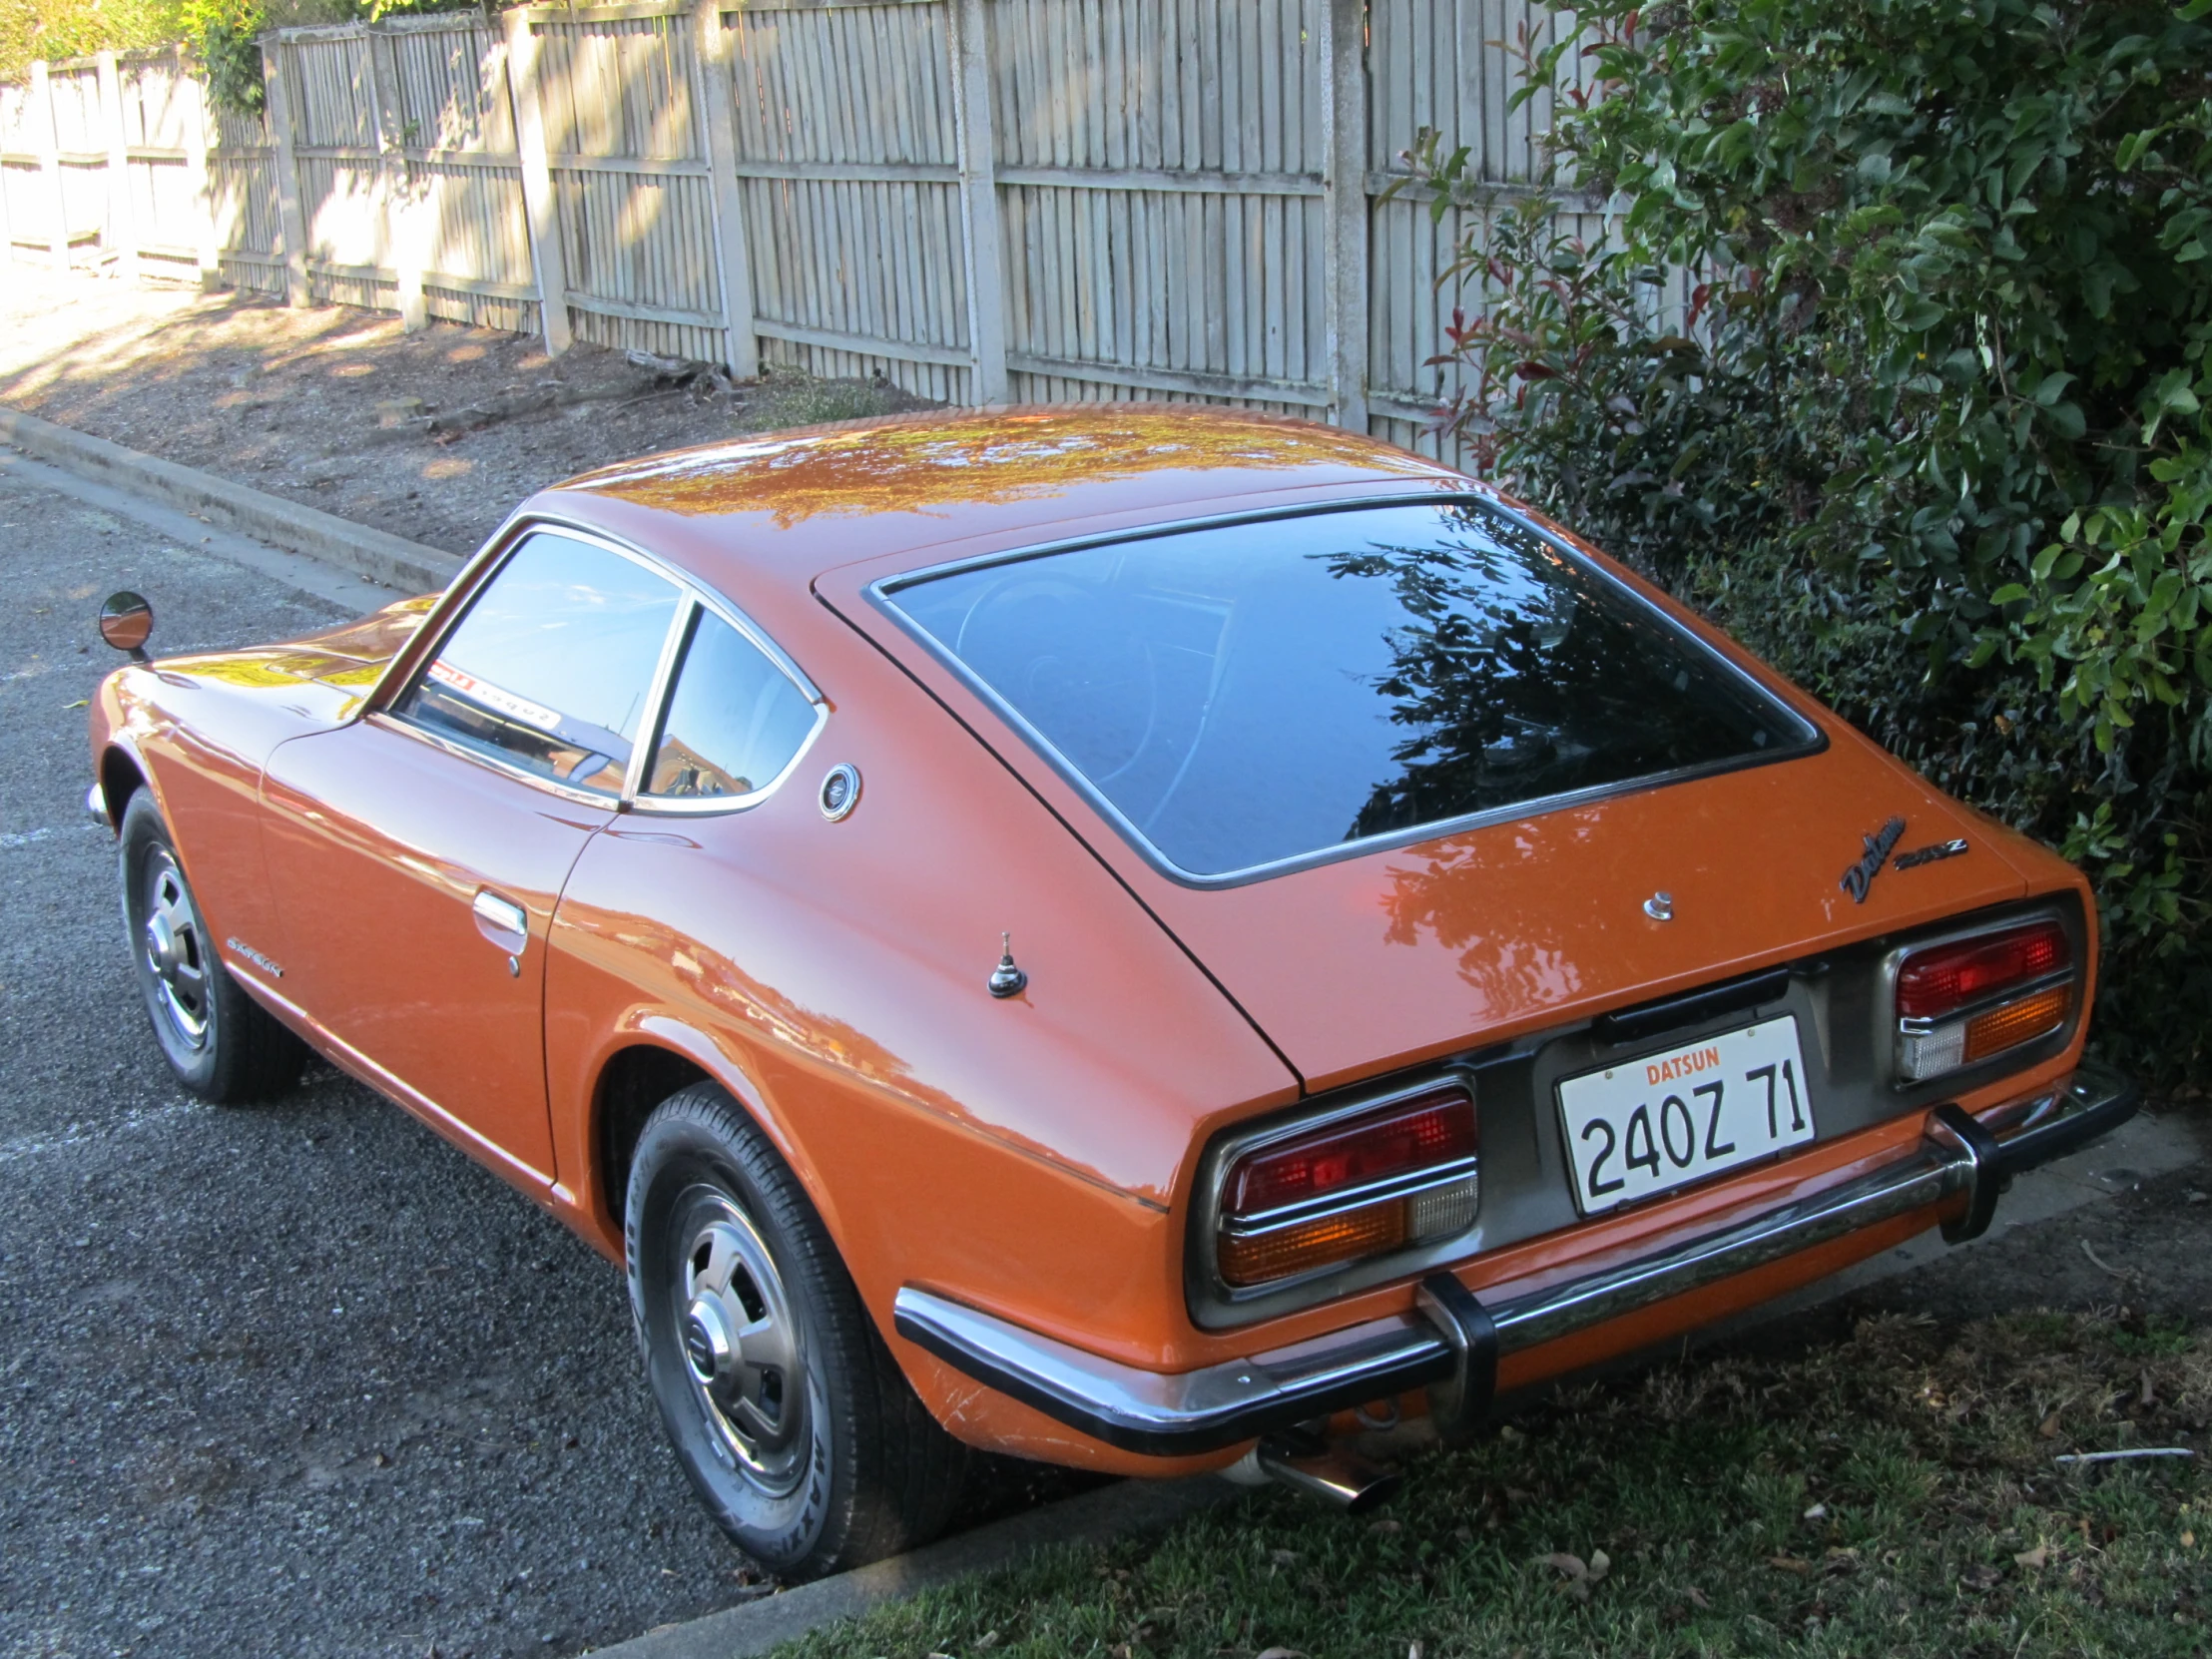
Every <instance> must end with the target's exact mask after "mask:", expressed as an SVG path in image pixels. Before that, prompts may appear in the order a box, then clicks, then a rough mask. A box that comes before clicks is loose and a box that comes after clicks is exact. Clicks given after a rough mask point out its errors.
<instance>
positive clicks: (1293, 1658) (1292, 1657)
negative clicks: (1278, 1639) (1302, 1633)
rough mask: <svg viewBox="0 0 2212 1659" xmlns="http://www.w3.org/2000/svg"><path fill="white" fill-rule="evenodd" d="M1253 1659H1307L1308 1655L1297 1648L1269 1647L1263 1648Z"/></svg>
mask: <svg viewBox="0 0 2212 1659" xmlns="http://www.w3.org/2000/svg"><path fill="white" fill-rule="evenodd" d="M1253 1659H1306V1655H1305V1654H1303V1653H1301V1652H1299V1651H1298V1649H1297V1648H1295V1647H1269V1648H1262V1649H1261V1650H1260V1651H1259V1652H1258V1653H1256V1654H1254V1655H1253Z"/></svg>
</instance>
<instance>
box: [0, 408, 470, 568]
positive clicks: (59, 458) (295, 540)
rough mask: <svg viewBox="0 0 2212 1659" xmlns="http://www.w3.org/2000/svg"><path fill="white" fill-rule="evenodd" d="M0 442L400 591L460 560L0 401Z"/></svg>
mask: <svg viewBox="0 0 2212 1659" xmlns="http://www.w3.org/2000/svg"><path fill="white" fill-rule="evenodd" d="M0 442H5V443H12V444H14V445H15V446H16V447H17V448H19V449H21V450H22V451H23V452H24V453H26V454H28V455H32V456H35V457H36V458H37V459H39V460H42V461H49V462H51V463H53V464H54V465H55V466H58V467H61V468H63V469H65V470H67V471H69V472H74V473H75V474H77V475H78V476H79V477H80V478H90V479H93V480H95V481H97V482H99V483H104V484H113V485H115V486H116V487H117V488H119V489H123V490H128V491H130V492H131V493H132V494H134V495H139V496H143V497H146V498H148V499H151V500H154V501H159V502H161V503H163V504H164V505H166V506H171V507H176V508H179V509H181V510H183V511H185V512H188V513H190V514H192V515H193V516H194V517H195V518H197V519H199V520H200V521H201V522H203V523H206V524H212V525H215V526H216V527H218V528H219V529H225V530H235V531H238V532H240V533H241V534H243V535H248V536H252V537H254V538H255V539H256V540H257V541H262V542H266V543H268V544H269V545H270V546H272V547H279V548H282V549H284V550H285V551H287V552H291V553H302V554H305V555H306V556H307V557H308V558H310V559H319V560H321V561H322V562H323V563H324V564H327V565H331V566H333V567H335V568H337V569H339V570H345V571H350V572H352V573H353V574H354V575H356V576H362V577H366V578H367V579H368V580H369V581H371V582H379V583H382V584H383V585H384V586H385V587H389V588H397V589H398V590H400V591H401V592H403V593H426V592H429V591H430V590H432V589H435V588H442V587H444V586H445V585H446V584H447V583H449V582H451V581H452V580H453V578H454V576H455V575H456V574H458V572H459V571H460V568H461V565H462V563H463V561H462V560H461V559H459V558H458V557H456V556H455V555H453V554H451V553H446V552H441V551H440V550H439V549H437V548H435V547H425V546H423V545H422V543H420V542H414V541H408V540H406V539H404V538H403V537H400V536H394V535H389V534H387V533H386V532H384V531H382V530H372V529H370V528H369V527H368V526H367V525H365V524H355V523H353V522H352V521H351V520H350V519H343V518H339V517H337V516H336V515H335V514H333V513H325V512H319V511H317V510H316V509H315V508H313V507H302V506H300V505H298V504H297V503H296V502H291V501H285V500H282V499H280V498H279V497H277V496H274V495H266V494H264V493H263V492H262V491H260V490H256V489H248V488H247V487H246V486H245V485H244V484H234V483H233V482H231V480H230V479H228V478H218V477H216V476H215V475H214V474H212V473H207V472H198V471H195V470H194V469H193V468H191V467H189V466H179V465H177V463H176V462H174V461H165V460H162V459H160V458H158V457H156V456H153V455H142V454H140V453H139V452H138V451H137V450H135V449H126V448H124V447H123V445H121V444H120V443H110V442H109V441H108V440H107V439H106V438H96V437H94V436H92V435H91V434H90V433H89V432H79V431H75V430H73V429H72V428H70V427H67V426H57V425H56V424H54V422H52V421H51V420H41V419H40V418H39V417H38V416H37V415H30V414H24V413H23V412H22V411H21V410H19V409H7V408H0Z"/></svg>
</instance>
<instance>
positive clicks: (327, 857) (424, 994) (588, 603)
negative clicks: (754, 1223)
mask: <svg viewBox="0 0 2212 1659" xmlns="http://www.w3.org/2000/svg"><path fill="white" fill-rule="evenodd" d="M684 614H686V606H685V604H684V603H683V594H682V593H681V591H680V590H679V588H678V587H677V585H676V584H675V583H674V582H673V581H671V580H670V579H669V578H668V577H667V576H665V575H664V574H662V573H660V572H658V571H656V570H654V569H652V568H651V567H649V566H648V565H647V564H645V563H644V562H643V561H642V560H640V559H637V558H636V557H634V556H632V555H630V554H627V553H624V552H620V551H618V550H616V549H615V548H613V547H611V546H608V545H604V544H602V543H599V542H597V541H594V540H590V539H587V538H584V537H582V536H579V535H574V534H569V533H565V532H563V533H556V532H551V531H538V532H535V533H532V534H530V535H527V536H525V537H524V538H522V539H521V540H520V541H519V542H518V543H517V545H516V546H515V547H514V548H513V549H512V550H511V551H510V552H509V553H508V554H507V555H506V557H505V559H504V560H503V561H502V563H501V564H500V565H499V567H498V568H497V569H496V570H495V571H494V572H493V573H492V574H491V576H490V577H489V578H488V579H487V580H485V581H484V582H482V583H481V584H480V585H479V586H478V588H477V590H476V592H475V594H474V595H473V596H472V597H471V599H470V601H469V603H468V605H467V607H466V609H465V610H464V611H463V612H462V614H461V615H460V616H459V618H458V619H457V620H456V621H455V622H453V623H452V624H451V625H450V626H449V627H448V628H447V629H446V630H445V632H444V634H443V637H442V638H441V639H440V640H439V641H438V643H437V645H436V646H435V648H434V649H433V650H432V652H431V653H430V654H429V656H428V658H427V659H426V660H425V661H424V662H423V663H422V665H421V666H420V668H419V669H418V670H417V671H416V673H415V675H414V677H413V678H412V680H411V681H410V683H409V684H408V685H407V686H405V687H404V688H403V689H402V690H401V691H400V692H399V694H398V695H397V696H396V697H393V698H391V699H390V700H389V701H388V702H386V703H385V705H384V706H383V708H382V709H381V710H379V711H378V712H376V713H372V714H370V715H369V716H368V717H366V718H365V719H363V720H360V721H357V722H355V723H353V724H351V725H348V726H344V727H340V728H338V729H336V730H334V731H329V732H322V733H316V734H313V735H311V736H307V737H302V738H296V739H294V740H292V741H291V742H289V743H286V744H283V745H281V746H280V747H279V748H278V749H277V752H276V754H275V755H274V756H272V757H271V760H270V764H269V767H268V770H267V773H266V776H265V779H264V783H263V801H264V813H265V817H264V825H265V834H266V836H267V841H268V848H269V867H270V871H271V881H272V885H273V887H274V888H275V891H276V896H277V905H278V908H279V911H280V913H281V915H282V919H283V925H284V931H285V935H286V946H287V951H288V959H287V962H286V971H287V980H286V986H285V988H286V990H287V992H289V993H290V994H292V995H293V996H295V997H296V998H297V1000H298V1002H299V1004H300V1005H301V1006H302V1007H303V1008H304V1009H305V1010H306V1012H307V1013H308V1015H309V1016H310V1017H312V1018H313V1019H314V1020H316V1021H317V1022H318V1023H320V1024H321V1025H322V1026H323V1028H324V1029H325V1030H326V1031H328V1032H329V1033H330V1035H332V1036H333V1037H335V1038H336V1039H337V1040H338V1041H339V1042H341V1043H343V1044H344V1045H345V1046H346V1047H347V1048H348V1049H350V1050H352V1051H353V1053H354V1054H356V1055H357V1056H359V1057H360V1058H361V1059H363V1060H365V1061H366V1062H367V1063H368V1066H369V1068H371V1069H372V1071H373V1072H374V1073H377V1074H380V1076H378V1078H377V1080H378V1081H379V1082H383V1083H385V1084H386V1086H388V1087H391V1089H392V1092H393V1093H395V1094H397V1095H399V1096H400V1097H401V1098H402V1099H403V1100H405V1101H406V1102H407V1103H408V1104H409V1105H411V1106H413V1107H414V1108H415V1109H416V1110H418V1111H421V1112H423V1113H424V1114H425V1115H427V1116H429V1117H431V1118H432V1119H433V1120H436V1121H439V1122H440V1123H441V1124H442V1126H444V1127H446V1128H447V1129H448V1130H449V1131H450V1132H455V1133H456V1134H457V1137H458V1138H460V1139H462V1140H463V1141H465V1142H473V1143H474V1144H475V1145H476V1147H477V1149H478V1150H479V1151H480V1152H481V1153H483V1154H485V1155H486V1156H488V1157H489V1158H490V1159H491V1161H493V1162H494V1163H495V1164H502V1165H504V1166H506V1168H507V1170H508V1173H509V1174H510V1175H511V1176H514V1177H516V1178H518V1179H522V1180H524V1181H525V1182H526V1183H529V1182H535V1183H538V1184H544V1183H547V1182H550V1181H551V1179H552V1177H553V1156H552V1140H551V1131H550V1125H549V1122H548V1118H547V1110H546V1090H545V1064H544V1019H543V1014H544V982H545V937H546V931H547V927H548V925H549V923H550V921H551V919H552V913H553V908H554V905H555V904H556V903H557V902H558V900H559V898H560V893H561V888H562V885H563V884H564V882H565V881H566V880H567V878H568V872H569V869H570V867H571V866H572V865H573V864H574V863H575V861H576V857H577V854H578V853H579V852H581V851H582V850H583V847H584V845H585V843H586V842H587V841H588V840H589V839H590V838H591V837H592V835H593V834H595V833H596V832H597V831H598V830H600V829H601V828H602V827H603V826H604V825H606V824H607V823H608V821H609V820H610V819H611V818H612V817H613V816H614V814H615V813H616V812H617V811H618V810H619V808H620V805H621V802H622V798H623V792H624V790H625V788H626V787H628V786H629V785H630V784H631V782H632V780H631V770H632V751H633V749H634V748H635V747H636V746H637V745H638V740H639V734H640V732H641V731H642V730H644V729H646V728H647V727H648V726H649V725H650V715H651V706H652V699H653V697H654V695H655V692H656V689H657V686H658V684H659V679H660V676H661V674H662V673H663V671H664V669H663V665H664V659H665V658H667V657H668V656H669V655H670V653H671V652H672V651H673V649H674V646H675V643H676V641H675V628H676V625H677V623H678V621H679V620H680V617H681V616H682V615H684ZM294 987H296V988H294Z"/></svg>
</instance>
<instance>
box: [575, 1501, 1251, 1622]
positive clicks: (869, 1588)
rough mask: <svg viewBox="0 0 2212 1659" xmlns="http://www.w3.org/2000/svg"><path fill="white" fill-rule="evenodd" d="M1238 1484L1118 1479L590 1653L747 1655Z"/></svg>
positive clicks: (1160, 1523)
mask: <svg viewBox="0 0 2212 1659" xmlns="http://www.w3.org/2000/svg"><path fill="white" fill-rule="evenodd" d="M1244 1490H1245V1488H1243V1487H1241V1486H1236V1485H1232V1484H1231V1483H1230V1482H1229V1481H1227V1480H1224V1479H1222V1478H1221V1476H1219V1475H1217V1474H1197V1475H1192V1476H1190V1477H1188V1478H1187V1479H1182V1480H1123V1481H1118V1482H1116V1483H1115V1484H1114V1485H1111V1486H1101V1487H1099V1488H1098V1489H1097V1490H1096V1491H1090V1492H1085V1493H1083V1495H1082V1496H1080V1497H1071V1498H1068V1499H1066V1500H1065V1501H1063V1502H1060V1503H1053V1504H1048V1505H1046V1506H1045V1507H1044V1508H1042V1509H1032V1510H1030V1511H1029V1513H1027V1514H1025V1515H1009V1516H1008V1517H1007V1518H1006V1519H1004V1520H1001V1521H993V1522H991V1524H990V1525H988V1526H979V1527H977V1528H976V1529H975V1530H974V1531H972V1532H963V1533H961V1534H960V1535H959V1536H958V1537H956V1538H947V1539H946V1540H945V1541H944V1542H943V1543H941V1544H931V1545H929V1546H928V1547H927V1548H926V1549H917V1550H915V1551H913V1552H912V1553H911V1554H909V1555H899V1556H894V1557H893V1558H892V1559H890V1560H888V1561H878V1562H876V1563H875V1565H873V1566H872V1567H856V1568H854V1569H853V1570H852V1571H851V1572H844V1573H839V1574H837V1576H836V1577H834V1578H825V1579H821V1580H818V1581H817V1582H815V1583H813V1584H802V1585H801V1586H800V1587H799V1588H798V1589H796V1590H785V1591H783V1592H781V1593H780V1594H777V1595H772V1596H766V1597H763V1598H762V1599H761V1600H759V1601H753V1602H747V1603H745V1604H744V1605H743V1606H739V1607H727V1608H724V1609H723V1610H722V1611H721V1612H719V1613H709V1614H708V1615H707V1616H706V1617H705V1618H701V1619H693V1620H691V1621H690V1622H689V1623H687V1624H670V1625H663V1626H662V1627H661V1628H660V1629H658V1630H650V1631H648V1632H646V1634H644V1635H643V1636H639V1637H636V1638H634V1639H632V1640H630V1641H627V1642H618V1643H616V1644H615V1645H614V1646H613V1647H602V1648H594V1649H592V1650H591V1651H592V1654H593V1659H753V1656H754V1655H757V1654H763V1653H767V1652H768V1651H769V1650H770V1649H771V1648H773V1647H776V1646H778V1645H779V1644H781V1643H784V1642H789V1641H794V1640H797V1639H798V1638H799V1637H801V1636H804V1635H806V1634H807V1633H808V1632H809V1631H810V1630H819V1629H821V1628H822V1627H823V1626H824V1625H826V1624H830V1623H833V1622H835V1621H836V1620H838V1619H848V1618H854V1617H857V1616H858V1615H859V1614H861V1613H865V1612H867V1611H868V1610H869V1609H870V1608H873V1607H880V1606H882V1605H883V1604H884V1603H886V1602H892V1601H904V1600H906V1599H907V1598H908V1597H909V1596H916V1595H919V1594H920V1593H921V1592H922V1591H924V1590H930V1589H934V1588H936V1587H937V1586H938V1585H940V1584H949V1583H951V1582H953V1581H954V1580H955V1579H959V1578H965V1577H967V1576H968V1575H969V1574H971V1573H979V1572H990V1571H993V1570H994V1569H997V1568H1001V1567H1005V1566H1009V1565H1011V1564H1012V1563H1014V1562H1016V1561H1018V1560H1020V1559H1021V1558H1022V1557H1023V1556H1025V1555H1028V1554H1030V1553H1031V1552H1033V1551H1035V1550H1038V1549H1042V1548H1045V1547H1047V1546H1049V1545H1052V1544H1087V1543H1105V1542H1107V1541H1109V1540H1111V1539H1114V1538H1126V1537H1128V1536H1130V1535H1131V1534H1132V1533H1138V1532H1152V1531H1158V1530H1160V1529H1162V1528H1164V1527H1167V1526H1171V1525H1173V1524H1174V1523H1175V1522H1176V1521H1179V1520H1181V1519H1182V1518H1183V1517H1184V1516H1185V1515H1190V1514H1196V1513H1197V1512H1198V1511H1199V1510H1201V1509H1210V1508H1212V1507H1213V1506H1214V1505H1215V1504H1217V1503H1221V1502H1224V1501H1226V1500H1227V1499H1229V1498H1233V1497H1237V1496H1240V1495H1242V1493H1243V1491H1244Z"/></svg>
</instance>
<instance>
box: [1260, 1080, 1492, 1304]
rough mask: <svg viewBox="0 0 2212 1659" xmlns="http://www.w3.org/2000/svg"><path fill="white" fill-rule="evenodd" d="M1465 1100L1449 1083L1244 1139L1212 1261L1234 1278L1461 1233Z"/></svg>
mask: <svg viewBox="0 0 2212 1659" xmlns="http://www.w3.org/2000/svg"><path fill="white" fill-rule="evenodd" d="M1477 1147H1478V1137H1477V1134H1476V1129H1475V1116H1474V1100H1473V1098H1472V1097H1471V1096H1470V1095H1469V1094H1468V1093H1467V1092H1466V1090H1465V1089H1464V1088H1463V1087H1461V1086H1460V1085H1458V1084H1450V1085H1447V1086H1444V1087H1441V1088H1437V1089H1433V1090H1430V1091H1428V1092H1427V1093H1424V1094H1420V1095H1416V1096H1414V1097H1413V1098H1412V1099H1410V1100H1404V1101H1399V1102H1396V1103H1394V1104H1392V1105H1390V1106H1387V1107H1383V1108H1381V1109H1379V1110H1377V1111H1375V1112H1371V1113H1367V1114H1365V1115H1362V1116H1359V1117H1355V1118H1350V1119H1347V1120H1345V1121H1343V1122H1339V1123H1333V1124H1330V1125H1328V1126H1327V1127H1326V1128H1321V1129H1315V1130H1311V1131H1309V1132H1307V1133H1305V1134H1301V1135H1294V1136H1292V1137H1291V1138H1289V1139H1287V1140H1280V1141H1275V1142H1272V1143H1270V1144H1268V1145H1265V1146H1260V1147H1256V1148H1254V1149H1253V1150H1252V1151H1250V1152H1247V1153H1245V1154H1244V1155H1243V1156H1242V1157H1240V1158H1238V1159H1237V1161H1236V1162H1235V1163H1233V1164H1231V1165H1230V1166H1229V1170H1228V1173H1227V1175H1226V1176H1225V1178H1224V1179H1223V1182H1222V1192H1221V1209H1220V1228H1221V1231H1220V1237H1219V1240H1218V1261H1219V1265H1220V1269H1221V1277H1222V1279H1223V1281H1224V1282H1225V1283H1227V1284H1230V1285H1233V1286H1236V1287H1238V1288H1240V1289H1242V1288H1246V1287H1249V1286H1254V1285H1265V1284H1270V1283H1272V1282H1274V1281H1276V1280H1279V1279H1289V1278H1292V1277H1294V1276H1296V1275H1299V1274H1305V1273H1311V1272H1313V1271H1314V1270H1315V1269H1317V1268H1325V1267H1334V1266H1336V1265H1337V1264H1339V1263H1342V1262H1351V1261H1357V1260H1360V1259H1362V1258H1365V1257H1370V1256H1382V1255H1387V1254H1389V1253H1391V1252H1393V1251H1398V1250H1403V1249H1405V1248H1407V1247H1409V1246H1413V1245H1418V1244H1425V1243H1428V1242H1431V1241H1433V1240H1437V1239H1445V1238H1449V1237H1451V1236H1452V1235H1454V1234H1457V1233H1464V1232H1465V1231H1466V1230H1467V1229H1468V1228H1469V1227H1471V1226H1473V1225H1474V1211H1475V1202H1476V1199H1477V1197H1478V1196H1479V1190H1480V1188H1479V1179H1478V1176H1477V1158H1476V1152H1477Z"/></svg>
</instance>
